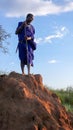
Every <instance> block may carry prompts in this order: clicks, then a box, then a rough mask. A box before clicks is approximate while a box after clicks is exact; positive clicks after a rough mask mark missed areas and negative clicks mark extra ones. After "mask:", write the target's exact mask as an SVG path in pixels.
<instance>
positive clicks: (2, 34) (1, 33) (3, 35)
mask: <svg viewBox="0 0 73 130" xmlns="http://www.w3.org/2000/svg"><path fill="white" fill-rule="evenodd" d="M8 37H10V34H8V33H7V32H6V31H5V30H4V29H3V28H2V25H0V49H1V50H2V51H3V53H7V52H8V49H7V47H6V46H5V45H4V44H5V43H8V42H7V41H6V40H7V38H8Z"/></svg>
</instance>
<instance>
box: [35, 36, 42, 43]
mask: <svg viewBox="0 0 73 130" xmlns="http://www.w3.org/2000/svg"><path fill="white" fill-rule="evenodd" d="M42 41H43V38H41V37H40V38H37V39H35V42H36V43H41V42H42Z"/></svg>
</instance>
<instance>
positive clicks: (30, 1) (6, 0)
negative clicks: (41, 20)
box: [0, 0, 73, 17]
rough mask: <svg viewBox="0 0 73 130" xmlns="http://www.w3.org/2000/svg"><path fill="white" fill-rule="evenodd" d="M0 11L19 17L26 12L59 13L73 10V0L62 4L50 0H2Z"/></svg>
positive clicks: (38, 13) (39, 13)
mask: <svg viewBox="0 0 73 130" xmlns="http://www.w3.org/2000/svg"><path fill="white" fill-rule="evenodd" d="M0 11H1V12H3V13H5V15H6V16H9V17H20V16H24V15H26V14H27V13H28V12H31V13H33V14H34V15H39V16H40V15H47V14H59V13H61V12H68V11H73V1H68V0H66V1H65V2H64V4H60V5H58V4H56V3H54V2H53V1H52V0H2V1H0Z"/></svg>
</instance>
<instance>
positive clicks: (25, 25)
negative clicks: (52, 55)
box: [15, 13, 36, 75]
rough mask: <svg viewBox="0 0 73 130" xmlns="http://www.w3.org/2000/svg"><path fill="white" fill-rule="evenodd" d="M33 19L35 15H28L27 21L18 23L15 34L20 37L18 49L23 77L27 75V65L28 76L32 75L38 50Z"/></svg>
mask: <svg viewBox="0 0 73 130" xmlns="http://www.w3.org/2000/svg"><path fill="white" fill-rule="evenodd" d="M33 19H34V16H33V14H31V13H29V14H27V16H26V20H25V21H23V22H19V23H18V27H17V29H16V32H15V34H17V35H18V46H17V49H18V50H19V59H20V66H21V71H22V74H23V75H24V74H25V72H24V67H25V65H27V69H28V75H29V74H30V67H31V66H33V60H34V50H36V43H35V42H34V34H35V29H34V27H33V26H32V25H31V22H32V21H33ZM17 49H16V51H17Z"/></svg>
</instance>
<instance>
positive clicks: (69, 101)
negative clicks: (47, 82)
mask: <svg viewBox="0 0 73 130" xmlns="http://www.w3.org/2000/svg"><path fill="white" fill-rule="evenodd" d="M54 92H55V93H56V94H57V95H58V97H59V98H60V99H61V102H62V104H63V105H64V106H65V108H66V110H67V111H69V112H72V113H73V91H72V90H71V91H68V90H66V91H64V90H54Z"/></svg>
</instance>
